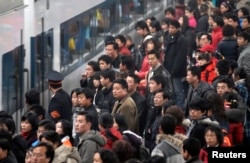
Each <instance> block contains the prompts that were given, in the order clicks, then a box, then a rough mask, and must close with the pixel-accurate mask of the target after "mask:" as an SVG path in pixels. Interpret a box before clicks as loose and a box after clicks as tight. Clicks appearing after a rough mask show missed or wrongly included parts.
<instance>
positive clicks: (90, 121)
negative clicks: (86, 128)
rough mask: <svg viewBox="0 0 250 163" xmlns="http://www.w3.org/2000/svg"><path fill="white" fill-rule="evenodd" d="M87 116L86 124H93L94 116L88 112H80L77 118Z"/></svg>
mask: <svg viewBox="0 0 250 163" xmlns="http://www.w3.org/2000/svg"><path fill="white" fill-rule="evenodd" d="M80 115H81V116H85V119H86V122H88V123H91V124H92V123H93V118H94V117H93V116H92V115H91V114H89V113H88V112H86V111H79V112H78V113H77V116H80Z"/></svg>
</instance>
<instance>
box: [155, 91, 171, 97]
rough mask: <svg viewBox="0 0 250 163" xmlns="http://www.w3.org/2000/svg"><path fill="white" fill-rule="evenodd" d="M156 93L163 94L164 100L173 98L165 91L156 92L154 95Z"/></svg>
mask: <svg viewBox="0 0 250 163" xmlns="http://www.w3.org/2000/svg"><path fill="white" fill-rule="evenodd" d="M156 93H162V96H163V99H170V98H171V95H170V93H169V92H168V91H167V90H165V89H159V90H157V91H156V92H154V94H156Z"/></svg>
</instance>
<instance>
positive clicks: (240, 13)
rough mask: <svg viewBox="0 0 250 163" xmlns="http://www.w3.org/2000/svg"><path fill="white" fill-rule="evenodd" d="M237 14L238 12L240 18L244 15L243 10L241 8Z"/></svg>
mask: <svg viewBox="0 0 250 163" xmlns="http://www.w3.org/2000/svg"><path fill="white" fill-rule="evenodd" d="M237 14H238V18H243V17H244V15H243V12H242V11H241V10H239V11H238V12H237Z"/></svg>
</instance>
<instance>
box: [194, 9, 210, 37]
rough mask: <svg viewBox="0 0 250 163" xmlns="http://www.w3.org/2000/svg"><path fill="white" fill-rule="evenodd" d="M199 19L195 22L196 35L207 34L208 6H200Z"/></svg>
mask: <svg viewBox="0 0 250 163" xmlns="http://www.w3.org/2000/svg"><path fill="white" fill-rule="evenodd" d="M199 11H200V18H199V19H198V20H197V26H196V29H195V32H196V33H199V32H208V27H209V25H208V5H207V4H201V5H200V9H199Z"/></svg>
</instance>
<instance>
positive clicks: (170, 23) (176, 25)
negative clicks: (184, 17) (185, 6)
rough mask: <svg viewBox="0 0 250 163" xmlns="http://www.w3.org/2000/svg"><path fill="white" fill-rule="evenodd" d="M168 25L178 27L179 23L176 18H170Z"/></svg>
mask: <svg viewBox="0 0 250 163" xmlns="http://www.w3.org/2000/svg"><path fill="white" fill-rule="evenodd" d="M169 25H172V26H174V27H175V28H180V27H181V25H180V23H179V22H178V21H177V20H170V22H169Z"/></svg>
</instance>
